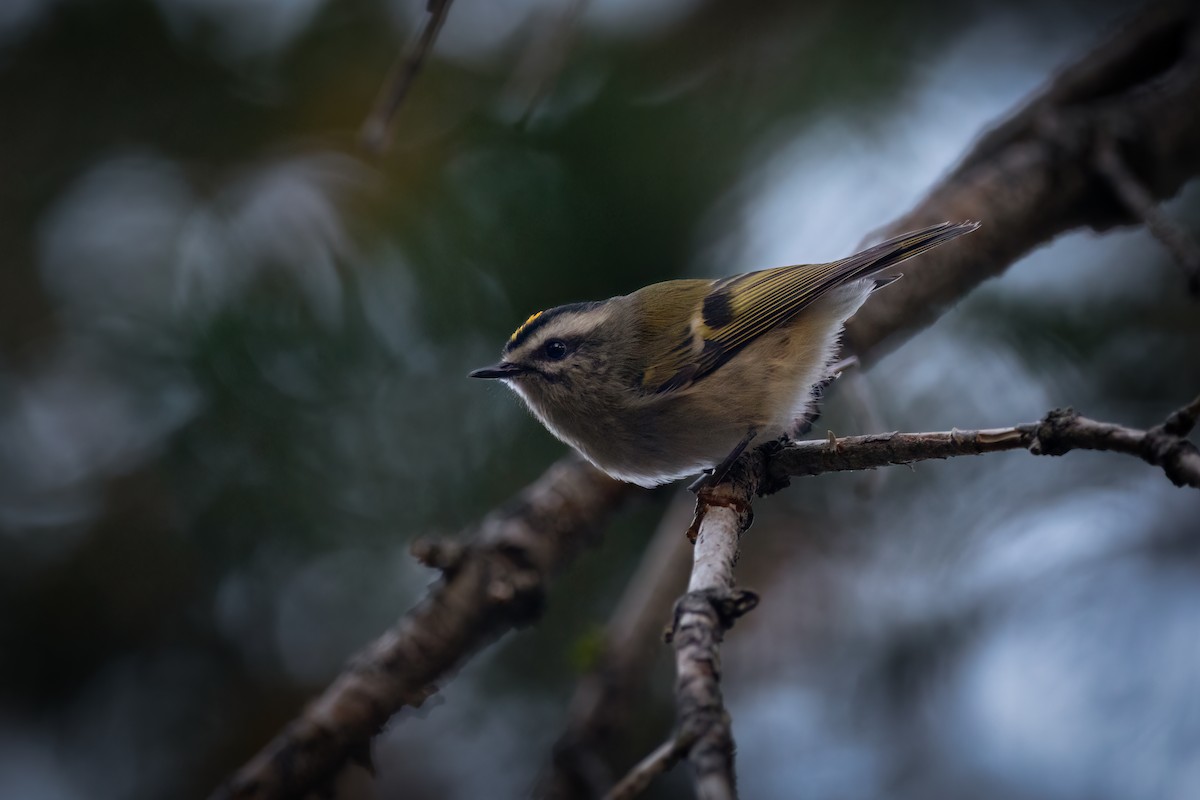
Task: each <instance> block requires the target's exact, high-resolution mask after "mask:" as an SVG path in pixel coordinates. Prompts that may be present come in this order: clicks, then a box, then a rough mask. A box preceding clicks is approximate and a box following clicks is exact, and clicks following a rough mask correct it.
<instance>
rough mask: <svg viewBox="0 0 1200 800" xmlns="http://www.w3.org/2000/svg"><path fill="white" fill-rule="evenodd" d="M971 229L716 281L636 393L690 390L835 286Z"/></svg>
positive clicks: (947, 227) (941, 230)
mask: <svg viewBox="0 0 1200 800" xmlns="http://www.w3.org/2000/svg"><path fill="white" fill-rule="evenodd" d="M978 227H979V224H978V223H975V222H968V223H956V224H951V223H943V224H941V225H935V226H933V227H930V228H923V229H921V230H919V231H913V232H911V233H906V234H904V235H902V236H898V237H896V238H894V239H889V240H888V241H886V242H882V243H880V244H877V245H875V246H874V247H870V248H868V249H866V250H864V251H862V252H861V253H857V254H855V255H852V256H850V257H849V258H844V259H842V260H841V261H833V262H831V263H828V264H799V265H797V266H793V267H776V268H775V269H767V270H761V271H759V272H748V273H745V274H743V275H734V276H733V277H730V278H725V279H723V280H719V281H715V282H714V283H713V284H712V286H711V288H710V290H709V291H708V293H707V294H706V295H705V296H704V297H703V299H702V300H701V303H700V305H699V307H698V308H696V309H695V311H694V313H693V316H692V320H691V325H690V327H689V329H688V330H687V331H686V333H685V335H683V336H682V337H679V339H680V340H679V341H677V343H676V344H674V345H669V346H668V347H667V348H665V349H666V350H667V356H666V357H665V358H663V359H661V360H659V362H658V363H655V364H653V365H652V366H651V367H650V368H649V369H647V370H646V371H645V373H644V374H643V375H642V390H643V391H644V392H646V393H647V394H664V393H667V392H673V391H678V390H680V389H684V388H686V387H688V386H691V385H692V384H694V383H695V382H696V381H698V380H700V379H702V378H704V377H705V376H706V375H709V374H711V373H712V372H714V371H715V370H716V369H717V368H719V367H720V366H721V365H722V364H724V363H725V362H727V361H728V360H729V359H731V358H733V357H734V356H735V355H737V354H738V353H739V352H740V351H741V350H742V349H743V348H745V347H746V345H748V344H750V343H751V342H753V341H754V340H755V339H757V338H758V337H759V336H762V335H763V334H764V333H766V332H767V331H769V330H771V329H773V328H775V327H777V326H779V325H782V324H783V323H785V322H787V321H788V320H790V319H792V318H793V317H794V316H796V314H797V313H799V312H800V311H801V310H802V309H803V308H804V307H805V306H807V305H809V304H810V303H812V302H813V301H814V300H816V299H817V298H819V297H821V296H822V295H823V294H825V293H826V292H828V291H829V290H830V289H832V288H834V287H835V286H840V285H841V284H843V283H846V282H848V281H853V280H858V279H860V278H866V277H868V276H870V275H872V274H874V273H877V272H879V271H881V270H885V269H887V268H889V267H893V266H895V265H896V264H899V263H900V262H901V261H905V260H906V259H909V258H912V257H913V256H915V255H919V254H920V253H923V252H925V251H926V250H929V249H930V248H933V247H936V246H937V245H939V244H942V243H943V242H946V241H949V240H950V239H954V238H956V237H958V236H961V235H963V234H964V233H969V232H970V231H973V230H975V229H976V228H978ZM676 335H677V334H676Z"/></svg>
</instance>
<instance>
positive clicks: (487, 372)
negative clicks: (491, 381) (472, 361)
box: [467, 361, 525, 378]
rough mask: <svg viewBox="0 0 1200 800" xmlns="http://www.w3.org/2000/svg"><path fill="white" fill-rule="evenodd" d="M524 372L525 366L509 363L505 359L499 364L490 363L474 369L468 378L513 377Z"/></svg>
mask: <svg viewBox="0 0 1200 800" xmlns="http://www.w3.org/2000/svg"><path fill="white" fill-rule="evenodd" d="M523 374H525V368H524V367H522V366H521V365H520V364H510V363H509V362H507V361H501V362H500V363H499V364H492V365H491V366H490V367H481V368H479V369H477V370H474V371H473V372H471V373H470V374H469V375H467V377H468V378H515V377H517V376H518V375H523Z"/></svg>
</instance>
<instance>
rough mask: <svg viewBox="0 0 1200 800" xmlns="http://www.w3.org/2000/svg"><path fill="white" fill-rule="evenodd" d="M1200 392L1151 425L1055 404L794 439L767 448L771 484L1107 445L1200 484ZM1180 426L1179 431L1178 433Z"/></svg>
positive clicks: (1183, 481)
mask: <svg viewBox="0 0 1200 800" xmlns="http://www.w3.org/2000/svg"><path fill="white" fill-rule="evenodd" d="M1197 408H1200V398H1197V399H1196V400H1193V401H1192V402H1191V403H1189V404H1188V405H1187V406H1184V407H1183V408H1181V409H1179V410H1178V411H1175V412H1173V413H1172V414H1171V416H1170V417H1168V419H1167V421H1166V422H1164V423H1163V424H1162V425H1158V426H1156V427H1154V428H1151V429H1150V430H1145V431H1143V430H1138V429H1136V428H1127V427H1125V426H1123V425H1114V424H1112V423H1109V422H1097V421H1095V420H1091V419H1088V418H1087V417H1083V416H1080V415H1079V414H1077V413H1076V412H1075V411H1073V410H1071V409H1066V410H1062V409H1058V410H1055V411H1051V412H1050V413H1049V414H1047V415H1046V417H1045V419H1043V420H1042V421H1041V422H1030V423H1026V424H1024V425H1015V426H1013V427H1011V428H993V429H988V430H977V431H959V430H953V431H943V432H938V433H878V434H870V435H867V436H847V437H845V438H841V439H829V440H826V441H819V440H817V441H804V442H792V443H789V444H788V445H787V446H786V447H783V448H781V449H779V450H778V451H776V452H775V453H774V454H772V455H770V456H769V458H768V463H767V470H768V476H769V477H768V479H767V480H766V482H765V485H766V487H767V489H766V490H765V491H764V493H767V494H769V493H770V492H772V491H777V490H778V489H780V488H782V487H784V486H786V485H787V483H788V479H789V478H791V477H797V476H802V475H820V474H823V473H826V472H839V471H845V470H864V469H875V468H877V467H884V466H889V465H892V464H912V463H915V462H917V461H927V460H929V459H944V458H951V457H953V456H964V455H980V454H983V453H995V452H1000V451H1003V450H1021V449H1025V450H1029V451H1030V452H1031V453H1034V454H1035V455H1050V456H1061V455H1065V454H1066V453H1069V452H1070V451H1072V450H1108V451H1111V452H1115V453H1124V454H1126V455H1131V456H1136V457H1138V458H1140V459H1142V460H1143V461H1145V462H1146V463H1148V464H1151V465H1153V466H1156V467H1160V468H1161V469H1162V470H1163V472H1164V473H1165V474H1166V476H1167V478H1168V479H1169V480H1170V481H1171V482H1172V483H1174V484H1175V485H1176V486H1192V487H1195V488H1200V451H1198V450H1197V448H1196V446H1195V445H1194V444H1192V443H1191V442H1189V441H1188V440H1187V439H1186V438H1184V437H1185V436H1186V435H1187V432H1188V431H1190V430H1191V429H1192V427H1194V426H1195V424H1196V416H1197ZM1181 432H1182V433H1181Z"/></svg>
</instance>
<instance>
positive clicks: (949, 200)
mask: <svg viewBox="0 0 1200 800" xmlns="http://www.w3.org/2000/svg"><path fill="white" fill-rule="evenodd" d="M437 2H438V0H435V4H436V3H437ZM440 3H441V4H440V5H435V6H431V9H435V10H439V11H440V13H441V14H442V15H443V16H444V14H445V11H446V8H448V2H447V0H440ZM1192 5H1193V4H1190V3H1187V2H1184V1H1183V0H1176V1H1173V2H1165V3H1161V4H1156V5H1153V6H1151V7H1150V8H1148V9H1147V10H1145V11H1144V12H1142V13H1141V14H1139V15H1138V16H1137V17H1135V18H1134V19H1133V20H1131V21H1130V22H1129V24H1127V25H1125V26H1124V27H1123V28H1122V30H1121V31H1120V32H1119V33H1118V34H1117V35H1116V36H1115V37H1114V38H1113V39H1112V40H1111V41H1110V42H1108V43H1106V44H1105V45H1104V46H1103V47H1101V48H1100V49H1098V50H1096V51H1095V52H1093V53H1091V54H1088V55H1087V56H1085V57H1084V58H1082V59H1081V60H1080V61H1079V62H1077V63H1076V64H1075V65H1073V66H1072V67H1070V68H1069V69H1067V70H1066V71H1064V73H1063V74H1062V76H1060V78H1059V79H1058V80H1056V81H1055V82H1054V83H1053V84H1052V85H1051V87H1050V88H1049V89H1048V90H1047V91H1046V92H1044V93H1043V94H1042V95H1041V96H1039V97H1037V98H1035V99H1034V100H1033V101H1031V102H1030V103H1028V104H1027V105H1026V106H1024V107H1023V109H1022V110H1019V111H1018V112H1016V113H1015V114H1014V115H1013V116H1012V117H1011V118H1010V120H1009V121H1008V122H1006V123H1004V124H1003V125H1000V126H999V127H997V128H995V129H993V131H992V132H991V133H990V134H988V135H987V136H985V137H983V138H982V139H981V140H980V141H979V143H978V144H977V145H976V146H975V147H974V148H973V150H972V151H971V152H970V153H968V154H967V156H966V157H965V158H964V159H963V161H962V162H961V163H960V164H959V166H958V167H956V168H955V170H954V171H953V172H951V173H950V174H949V175H948V176H947V177H946V178H944V179H943V180H941V181H939V182H938V184H936V185H935V186H934V187H932V189H931V190H930V192H929V194H928V195H927V196H926V197H925V199H923V200H922V201H921V202H920V203H918V204H917V206H916V207H914V208H913V209H912V210H911V211H910V212H909V213H908V214H907V215H905V216H904V217H902V218H900V219H898V220H896V221H895V222H894V223H892V224H891V225H889V226H888V228H887V232H888V233H899V232H901V231H903V230H910V229H913V228H916V227H920V226H921V225H924V224H928V223H930V222H938V221H942V220H946V219H981V220H984V221H985V225H984V227H983V228H982V229H981V230H980V231H978V232H977V233H975V234H974V235H973V236H972V237H970V240H964V241H963V242H962V243H961V244H960V245H958V246H955V247H953V248H942V249H940V250H935V251H932V252H930V253H927V254H926V255H925V256H923V257H922V259H921V260H920V261H919V262H915V263H914V264H913V267H912V268H911V269H908V270H906V279H905V280H904V281H900V282H899V283H897V284H896V286H895V287H893V288H891V289H889V290H888V291H887V292H885V293H881V294H879V295H877V296H876V297H874V298H873V299H872V300H871V301H870V302H868V304H867V305H866V306H864V307H863V309H862V310H861V311H860V312H859V313H858V314H857V315H856V316H855V318H854V319H853V320H851V322H850V324H849V325H848V327H847V347H848V349H849V350H850V351H851V352H853V353H855V354H857V355H859V356H860V357H862V358H863V359H864V360H865V361H868V362H869V361H870V360H873V359H874V358H876V357H878V356H879V355H881V354H882V352H883V351H884V350H885V349H888V348H890V347H894V346H895V345H896V344H897V343H899V342H900V341H902V340H903V339H904V338H906V337H907V336H909V335H912V334H913V333H915V332H916V331H918V330H919V329H921V328H923V327H924V326H926V325H929V324H931V323H932V322H933V321H934V320H935V319H936V318H937V317H938V316H939V315H940V314H941V313H942V312H943V311H944V310H945V309H946V308H947V307H948V306H949V305H950V304H952V303H953V302H955V301H956V300H958V299H959V298H961V297H963V296H964V295H965V294H967V293H968V292H969V291H970V290H971V289H973V288H974V287H975V286H977V285H978V284H979V283H981V282H982V281H984V280H986V279H987V278H989V277H993V276H995V275H998V274H1000V273H1001V272H1003V271H1004V270H1005V269H1006V268H1007V267H1008V266H1009V265H1010V264H1011V263H1013V262H1014V261H1015V260H1016V259H1017V258H1019V257H1020V256H1022V255H1023V254H1025V253H1027V252H1028V251H1030V250H1031V249H1033V248H1035V247H1037V246H1039V245H1041V244H1044V243H1045V242H1047V241H1049V240H1051V239H1052V238H1053V237H1054V236H1056V235H1057V234H1058V233H1061V232H1063V231H1066V230H1069V229H1071V228H1074V227H1078V226H1083V225H1088V226H1092V227H1095V228H1097V229H1101V228H1104V227H1107V226H1111V225H1112V224H1116V223H1120V222H1128V221H1131V218H1130V216H1129V214H1128V212H1127V211H1123V210H1122V209H1121V207H1120V206H1118V205H1117V204H1116V203H1115V202H1113V201H1112V198H1111V196H1110V195H1109V193H1107V192H1094V191H1092V189H1093V188H1094V186H1095V183H1096V181H1097V180H1098V178H1097V177H1096V175H1095V165H1094V159H1093V158H1092V157H1091V156H1090V155H1089V154H1090V153H1092V152H1093V149H1092V147H1091V145H1090V142H1089V138H1090V137H1091V136H1092V135H1094V134H1097V133H1099V132H1101V131H1104V132H1109V133H1111V132H1112V131H1113V130H1117V131H1118V132H1119V134H1120V140H1121V142H1122V144H1123V146H1124V147H1123V151H1122V152H1123V153H1124V154H1125V155H1126V157H1127V158H1128V159H1129V163H1130V164H1136V165H1137V167H1138V172H1137V174H1138V178H1139V179H1140V182H1141V184H1142V185H1143V186H1144V187H1145V188H1146V189H1147V191H1148V192H1150V193H1151V195H1152V196H1153V197H1154V198H1157V199H1161V198H1165V197H1169V196H1171V195H1172V194H1173V193H1174V192H1175V191H1177V190H1178V188H1179V187H1180V186H1181V185H1182V184H1183V183H1184V182H1186V181H1187V180H1189V179H1190V178H1192V177H1194V176H1195V175H1196V174H1197V173H1200V24H1197V15H1198V14H1200V12H1197V11H1195V10H1194V9H1193V8H1192ZM431 22H432V20H431ZM439 24H440V23H439ZM426 33H427V34H428V40H429V44H430V45H431V44H432V37H433V35H434V34H435V33H436V28H432V29H431V28H430V27H427V28H426ZM425 50H426V52H427V51H428V46H427V47H426V48H425ZM419 51H420V47H418V52H419ZM419 66H420V61H419V59H418V61H417V62H416V67H415V68H413V74H415V69H419ZM404 72H405V71H404V69H401V70H400V71H399V72H398V73H397V74H398V75H403V74H404ZM407 80H408V81H409V82H411V78H408V79H407ZM394 86H399V87H401V88H402V89H403V91H407V86H406V85H405V84H404V82H403V80H401V81H398V82H397V83H396V84H394ZM403 91H395V92H393V94H392V95H390V96H391V97H399V98H400V99H403ZM386 106H390V108H391V109H392V110H391V111H389V112H387V113H388V114H391V113H393V112H394V109H395V108H396V107H398V101H391V102H390V103H389V104H386ZM380 107H381V108H384V107H385V105H383V104H381V106H380ZM386 116H387V115H385V117H386ZM388 119H390V117H388ZM1118 122H1119V123H1120V124H1119V125H1118V124H1117V123H1118ZM1097 197H1102V198H1105V199H1104V201H1103V202H1101V201H1100V200H1098V199H1097ZM1120 438H1121V437H1117V439H1120ZM1164 441H1165V440H1164ZM806 447H811V445H806ZM844 449H845V448H844V447H843V450H844ZM1172 452H1180V451H1178V450H1174V451H1172ZM779 457H780V458H781V459H784V461H783V462H780V463H785V462H786V460H787V459H792V458H796V459H799V458H801V456H800V455H799V451H797V452H796V454H794V455H788V454H781V455H780V456H779ZM822 457H824V456H822ZM1155 457H1157V456H1155ZM1164 458H1166V461H1170V462H1171V463H1178V464H1179V467H1178V469H1179V470H1180V476H1181V477H1183V478H1187V477H1188V476H1189V475H1191V474H1192V472H1193V467H1192V466H1191V465H1192V464H1193V463H1194V461H1195V457H1194V455H1188V454H1187V453H1183V452H1180V454H1179V455H1177V456H1172V455H1170V453H1167V454H1166V456H1164ZM1166 461H1164V462H1163V463H1166ZM885 463H890V462H885ZM878 465H882V464H878ZM784 474H787V471H786V470H784ZM806 474H811V473H806ZM772 477H773V480H774V479H777V478H778V477H780V476H778V475H776V474H775V473H774V472H773V473H772ZM636 493H637V490H636V489H633V488H631V487H628V486H623V485H620V484H616V483H615V482H614V481H611V480H610V479H608V478H605V477H604V476H602V475H600V474H599V473H597V472H596V471H595V470H594V469H592V468H591V467H588V466H586V465H584V464H582V463H581V462H580V461H579V460H578V459H576V458H574V457H568V458H565V459H563V460H561V461H560V462H558V463H557V464H555V465H554V466H553V467H551V468H550V470H548V471H547V472H546V474H545V475H544V476H543V477H542V478H541V479H539V481H538V482H537V483H535V484H534V485H533V486H531V487H530V488H529V489H528V490H527V491H526V492H524V493H523V494H522V495H521V496H520V497H519V498H518V500H517V501H516V504H515V505H514V506H509V507H508V508H505V509H501V510H499V511H496V512H494V513H493V514H492V515H489V517H488V518H487V519H485V521H484V522H483V523H482V524H481V525H480V526H479V527H478V528H477V529H476V530H475V531H474V532H472V533H471V534H470V535H469V536H468V537H467V538H466V540H465V541H466V542H467V543H466V544H465V545H462V546H459V547H458V548H457V554H455V553H454V552H451V551H453V550H455V549H456V548H453V547H449V548H447V547H442V548H433V549H432V550H431V551H430V552H429V556H430V558H431V559H432V560H434V561H437V562H438V563H439V564H441V565H442V566H444V567H445V569H444V574H443V578H442V580H441V581H439V582H438V583H437V584H435V586H434V587H433V588H432V589H431V590H430V593H429V594H428V596H427V597H426V598H425V599H424V600H423V601H422V602H421V603H419V604H418V605H417V606H416V607H415V608H414V609H412V610H411V611H410V612H409V613H408V614H407V615H406V616H405V617H403V618H402V619H401V620H400V621H399V622H398V623H397V625H396V626H395V627H393V628H392V629H391V630H390V631H388V632H387V633H385V634H384V635H383V636H382V637H380V639H379V640H378V641H377V642H375V643H374V644H373V645H371V646H370V647H368V648H367V649H366V650H364V651H363V653H361V654H360V655H359V656H357V657H356V658H355V659H353V661H352V662H351V664H350V665H349V666H348V667H347V669H346V671H345V672H344V673H343V674H342V675H341V676H340V677H339V678H338V679H337V680H336V681H335V682H334V683H333V684H332V685H331V686H330V687H328V688H327V689H326V690H325V692H324V693H323V694H322V695H321V697H320V698H318V699H317V700H316V701H314V702H313V704H311V705H310V706H309V707H308V708H307V709H305V711H304V712H303V713H302V714H301V716H300V717H299V718H298V719H297V720H295V721H294V722H293V723H292V724H291V725H289V726H288V727H287V728H286V729H285V730H284V731H283V732H282V733H281V734H280V735H279V736H278V737H277V738H276V739H275V740H274V741H273V742H271V743H270V744H269V745H268V746H267V747H266V748H265V749H264V750H263V751H262V752H261V753H260V754H259V755H258V756H257V757H255V759H254V760H252V761H251V762H249V763H248V764H247V765H246V766H245V767H244V768H243V769H242V770H240V771H239V772H238V773H237V774H236V775H235V776H234V777H233V778H231V779H230V781H229V782H228V783H227V784H226V785H225V786H224V787H222V789H220V790H218V793H217V795H216V796H218V797H239V798H279V797H285V796H297V795H302V794H303V793H304V792H307V791H312V790H314V789H315V788H317V787H319V786H321V785H326V784H328V782H329V781H330V780H331V779H332V777H333V776H334V775H335V774H336V772H337V770H338V769H339V768H340V767H341V766H343V765H344V764H345V763H346V761H348V760H351V759H357V760H363V759H365V758H366V754H367V753H368V752H369V746H370V741H371V738H372V737H373V736H374V735H375V734H376V733H377V732H378V730H379V728H380V726H381V725H382V724H383V723H384V722H385V721H386V720H387V719H388V718H389V717H390V716H391V715H392V714H394V713H396V712H397V711H398V710H399V709H400V708H402V707H403V706H404V705H406V704H409V703H416V702H419V701H420V700H421V699H422V698H423V697H424V696H425V694H426V693H427V692H429V691H431V687H432V686H433V685H435V684H436V683H437V682H439V681H441V680H443V679H444V678H445V676H446V675H448V674H450V673H451V672H452V671H453V670H454V669H455V668H457V667H458V666H460V665H461V664H462V663H463V661H464V660H466V659H467V658H468V657H470V655H472V654H473V653H475V652H476V651H478V650H479V649H480V648H482V647H483V646H485V645H486V644H488V643H490V642H491V641H493V640H494V639H495V638H497V637H498V636H500V635H502V634H503V633H504V632H506V631H508V630H511V629H512V628H514V627H516V626H518V625H521V624H526V623H528V622H529V621H530V620H531V619H532V618H533V616H534V615H535V614H536V611H537V607H538V605H539V602H540V598H541V597H542V593H543V592H544V588H545V583H546V582H547V581H548V580H549V579H550V578H551V576H552V575H553V574H554V573H555V572H557V571H558V570H559V569H561V568H562V567H563V566H564V565H566V564H567V563H569V562H570V561H571V560H572V559H573V558H574V557H575V556H576V554H577V553H578V552H579V550H580V543H581V542H586V541H589V540H590V539H591V538H594V536H595V532H596V531H597V530H599V529H600V527H602V525H603V524H604V522H605V521H606V520H607V519H609V518H610V517H611V514H612V512H613V511H614V510H615V508H616V507H617V506H618V505H620V504H622V503H623V502H625V501H626V500H628V499H629V498H630V497H632V496H634V495H635V494H636ZM560 510H561V512H562V513H561V514H559V513H558V512H559V511H560ZM453 555H457V556H458V557H457V558H451V556H453ZM452 567H453V568H452ZM497 576H499V577H497Z"/></svg>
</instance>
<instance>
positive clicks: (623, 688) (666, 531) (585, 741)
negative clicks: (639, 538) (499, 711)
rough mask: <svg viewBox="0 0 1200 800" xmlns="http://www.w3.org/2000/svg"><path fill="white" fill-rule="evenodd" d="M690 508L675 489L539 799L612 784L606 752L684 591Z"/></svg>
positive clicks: (582, 685)
mask: <svg viewBox="0 0 1200 800" xmlns="http://www.w3.org/2000/svg"><path fill="white" fill-rule="evenodd" d="M693 505H694V502H693V498H692V496H691V495H690V494H687V493H686V492H683V491H680V492H678V493H677V494H676V496H675V498H674V499H673V500H672V501H671V504H670V506H669V507H668V509H667V511H666V513H665V514H663V517H662V519H661V520H660V521H659V524H658V528H657V530H656V531H655V533H654V536H653V537H652V538H651V539H650V543H649V544H648V545H647V546H646V550H645V553H644V554H643V555H642V559H641V561H640V562H639V563H638V567H637V569H636V570H635V571H634V574H633V577H632V578H630V580H629V583H628V585H627V586H626V589H625V592H624V594H623V595H622V596H621V599H620V601H618V603H617V607H616V609H615V610H614V611H613V614H612V617H611V619H610V620H609V622H608V625H607V626H605V633H604V642H603V645H602V647H601V651H600V655H599V656H598V657H597V658H596V660H595V663H594V664H593V666H592V668H591V669H589V670H588V671H587V673H585V674H584V675H583V677H581V678H580V679H579V682H578V684H577V685H576V688H575V694H574V695H573V696H572V698H571V703H570V705H569V706H568V711H567V722H566V725H565V726H564V730H563V733H562V735H561V736H560V737H559V738H558V741H557V742H556V743H555V745H554V755H553V759H552V763H551V764H550V768H549V769H547V771H546V774H545V775H543V776H542V778H541V780H540V781H539V784H540V785H539V787H538V791H537V793H536V794H537V796H538V797H544V798H549V799H553V800H557V799H558V798H569V797H580V796H586V797H600V796H602V795H603V794H605V792H606V791H608V789H609V787H610V786H611V784H612V770H611V768H610V767H609V766H608V763H609V761H610V759H611V757H612V750H613V749H614V747H615V746H616V745H617V744H618V739H619V737H620V736H621V731H622V730H624V729H625V727H626V725H627V724H628V720H629V718H630V716H631V714H632V713H633V711H634V709H635V707H636V705H637V701H638V698H639V696H640V693H642V692H644V689H645V676H646V674H647V673H648V672H649V671H650V669H651V667H652V664H653V661H654V658H655V656H656V653H657V652H658V648H660V647H661V646H662V631H663V626H664V625H665V624H666V623H667V622H668V621H669V620H670V617H671V608H672V606H673V604H674V602H675V599H676V598H677V597H679V595H680V593H681V592H683V591H684V590H685V588H686V587H687V582H688V571H689V569H690V567H691V562H692V548H691V546H690V545H689V543H688V541H687V540H686V539H685V538H684V537H682V536H680V535H679V531H680V530H681V529H682V528H683V527H684V526H685V525H687V522H688V520H689V519H691V516H692V507H693Z"/></svg>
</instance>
